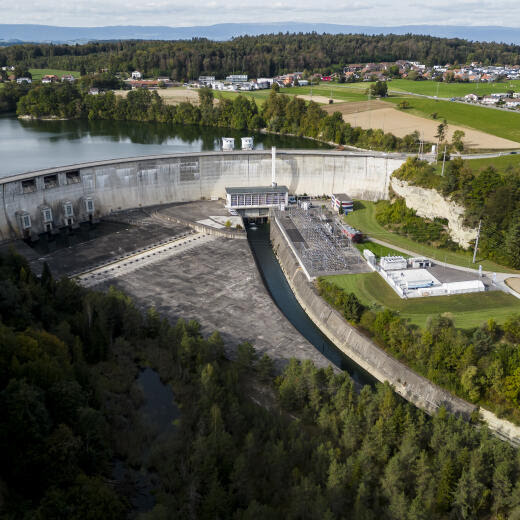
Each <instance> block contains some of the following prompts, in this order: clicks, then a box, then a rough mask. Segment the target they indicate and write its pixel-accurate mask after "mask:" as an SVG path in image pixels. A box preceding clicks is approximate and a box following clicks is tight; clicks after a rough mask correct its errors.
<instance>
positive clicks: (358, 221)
mask: <svg viewBox="0 0 520 520" xmlns="http://www.w3.org/2000/svg"><path fill="white" fill-rule="evenodd" d="M355 204H356V206H355V207H356V208H357V209H356V210H355V211H354V212H352V213H349V215H348V216H347V217H345V220H346V221H347V222H348V223H349V224H350V225H351V226H353V227H355V228H357V229H359V230H360V231H362V232H363V233H366V234H368V235H369V236H370V237H373V238H376V239H379V240H383V241H384V242H387V243H389V244H391V245H393V246H397V247H401V248H403V249H406V250H408V251H413V252H414V253H416V254H418V255H422V256H427V257H428V258H433V259H435V260H438V261H440V262H447V263H450V264H454V265H460V266H463V267H474V268H478V265H479V264H482V268H483V269H484V270H488V271H496V272H501V273H514V272H517V271H515V270H514V269H509V268H507V267H504V266H501V265H498V264H496V263H495V262H492V261H491V260H486V259H483V258H479V257H478V255H477V263H476V264H473V263H472V254H471V253H470V252H467V253H464V252H455V251H448V250H446V249H438V248H436V247H432V246H428V245H426V244H419V243H418V242H414V241H413V240H410V239H409V238H406V237H403V236H401V235H397V234H395V233H391V232H390V231H387V230H386V229H385V228H384V227H383V226H381V225H380V224H378V222H377V221H376V217H375V208H376V206H375V204H374V203H373V202H366V201H361V202H356V203H355Z"/></svg>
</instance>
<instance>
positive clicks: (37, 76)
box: [29, 69, 80, 81]
mask: <svg viewBox="0 0 520 520" xmlns="http://www.w3.org/2000/svg"><path fill="white" fill-rule="evenodd" d="M29 72H30V73H31V76H32V79H33V81H40V80H41V79H42V78H43V76H47V75H51V74H55V75H56V76H58V78H60V79H61V77H62V76H64V75H65V74H72V75H73V76H74V77H75V78H79V77H80V74H79V72H78V71H76V70H58V69H29Z"/></svg>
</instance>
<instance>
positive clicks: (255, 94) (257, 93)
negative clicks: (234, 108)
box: [213, 90, 271, 106]
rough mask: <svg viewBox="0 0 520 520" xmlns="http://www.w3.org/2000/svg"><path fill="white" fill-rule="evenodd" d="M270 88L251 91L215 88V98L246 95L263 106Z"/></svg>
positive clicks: (231, 97) (232, 97)
mask: <svg viewBox="0 0 520 520" xmlns="http://www.w3.org/2000/svg"><path fill="white" fill-rule="evenodd" d="M270 93H271V91H270V90H253V91H251V92H248V91H244V92H228V91H222V90H215V91H214V92H213V94H214V96H215V99H235V98H236V97H237V96H239V95H240V96H244V97H247V98H251V99H254V100H255V101H256V104H257V105H258V106H262V105H263V104H264V102H265V100H266V99H267V98H268V97H269V94H270Z"/></svg>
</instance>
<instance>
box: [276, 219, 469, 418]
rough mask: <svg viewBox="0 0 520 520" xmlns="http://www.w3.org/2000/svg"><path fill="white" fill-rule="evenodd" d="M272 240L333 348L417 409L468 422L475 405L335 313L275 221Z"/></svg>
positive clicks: (300, 296)
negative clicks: (442, 412)
mask: <svg viewBox="0 0 520 520" xmlns="http://www.w3.org/2000/svg"><path fill="white" fill-rule="evenodd" d="M271 241H272V244H273V250H274V252H275V254H276V256H277V258H278V261H279V262H280V266H281V268H282V270H283V272H284V274H285V277H286V278H287V281H288V282H289V285H290V286H291V289H292V291H293V293H294V295H295V296H296V299H297V300H298V302H299V303H300V305H301V306H302V307H303V309H304V310H305V312H306V313H307V315H308V316H309V317H310V318H311V320H312V321H313V322H314V323H315V324H316V325H317V326H318V328H319V329H320V330H321V331H322V332H323V333H324V334H325V335H326V336H327V337H328V338H329V340H330V341H332V343H334V345H336V347H338V348H339V349H340V350H341V351H342V352H343V353H344V354H346V355H347V356H348V357H349V358H350V359H352V361H354V362H355V363H357V364H358V365H359V366H360V367H362V368H363V369H365V370H366V371H367V372H368V373H369V374H371V375H372V376H374V377H375V378H376V379H377V380H378V381H380V382H382V383H383V382H385V381H388V382H389V383H390V384H391V385H392V386H393V387H394V390H395V391H396V392H397V393H398V394H399V395H400V396H402V397H404V398H405V399H406V400H407V401H409V402H411V403H413V404H414V405H416V406H417V407H419V408H421V409H422V410H425V411H426V412H428V413H430V414H434V413H435V412H436V411H437V410H438V409H439V408H440V407H441V406H443V407H444V408H446V409H447V410H448V411H450V412H452V413H454V414H457V415H461V416H463V417H464V418H466V419H468V418H469V417H470V416H471V414H472V413H473V411H474V410H475V409H476V407H475V406H474V405H472V404H471V403H468V402H467V401H464V400H463V399H460V398H459V397H456V396H454V395H453V394H451V393H450V392H448V391H446V390H443V389H442V388H440V387H439V386H437V385H435V384H434V383H432V382H431V381H429V380H428V379H426V378H425V377H422V376H420V375H419V374H417V373H416V372H414V371H413V370H411V369H410V368H408V367H407V366H405V365H403V364H402V363H400V362H399V361H397V360H396V359H394V358H393V357H392V356H390V355H389V354H387V353H386V352H385V351H384V350H382V349H381V348H379V347H378V346H377V345H376V344H375V343H374V342H373V341H372V340H371V339H370V338H368V337H366V336H364V335H363V334H361V332H359V331H358V330H357V329H356V328H355V327H353V326H352V325H350V324H349V323H348V322H347V321H346V320H345V319H344V318H343V316H342V315H341V313H339V312H338V311H337V310H335V309H334V308H332V307H331V306H330V305H329V304H328V303H327V302H326V301H325V300H323V298H321V297H320V296H319V295H318V292H317V290H316V288H315V287H314V285H313V284H312V283H310V282H309V281H308V280H307V277H306V276H305V274H304V273H303V271H302V269H301V267H300V265H299V263H298V260H297V259H296V257H295V256H294V254H293V252H292V251H291V249H290V247H289V245H288V244H287V241H286V240H285V238H284V236H283V233H282V231H281V228H280V225H279V223H278V220H277V218H276V217H275V218H272V219H271Z"/></svg>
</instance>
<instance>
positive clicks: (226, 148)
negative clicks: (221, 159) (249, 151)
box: [222, 137, 235, 152]
mask: <svg viewBox="0 0 520 520" xmlns="http://www.w3.org/2000/svg"><path fill="white" fill-rule="evenodd" d="M234 149H235V138H234V137H223V138H222V151H223V152H232V151H233V150H234Z"/></svg>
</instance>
